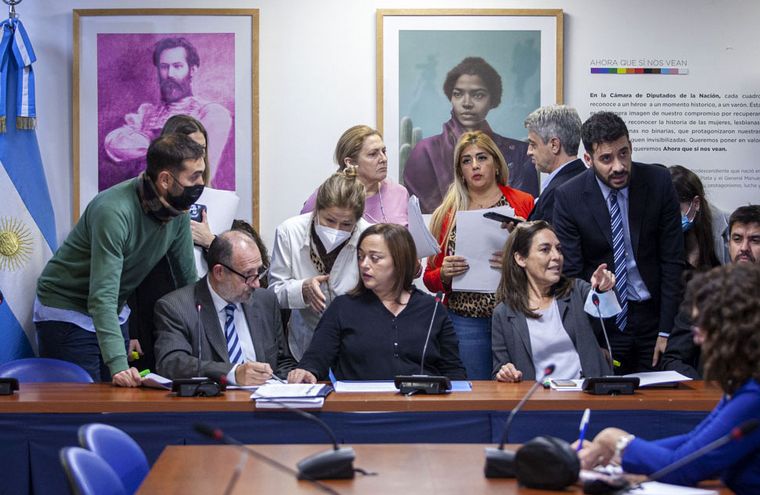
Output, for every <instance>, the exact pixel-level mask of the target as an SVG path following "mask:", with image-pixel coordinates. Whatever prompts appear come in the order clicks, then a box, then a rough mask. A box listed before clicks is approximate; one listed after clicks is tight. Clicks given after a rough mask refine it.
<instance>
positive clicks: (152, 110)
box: [104, 37, 232, 184]
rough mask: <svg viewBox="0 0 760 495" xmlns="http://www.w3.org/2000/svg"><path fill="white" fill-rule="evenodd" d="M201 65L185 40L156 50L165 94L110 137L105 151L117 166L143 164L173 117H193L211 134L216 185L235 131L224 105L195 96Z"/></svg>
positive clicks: (171, 40)
mask: <svg viewBox="0 0 760 495" xmlns="http://www.w3.org/2000/svg"><path fill="white" fill-rule="evenodd" d="M200 64H201V60H200V57H199V56H198V51H197V50H196V49H195V47H194V46H193V45H192V44H191V43H190V42H189V41H188V40H187V39H185V38H181V37H180V38H164V39H162V40H160V41H159V42H158V43H156V46H155V48H154V50H153V65H155V67H156V70H157V74H158V84H159V89H160V92H161V101H160V102H159V103H143V104H142V105H140V107H139V108H138V109H137V112H136V113H130V114H127V115H126V116H125V117H124V121H125V124H124V125H123V126H121V127H118V128H116V129H114V130H113V131H111V132H110V133H108V135H107V136H106V138H105V142H104V148H105V151H106V154H107V156H108V158H109V159H111V160H112V161H113V162H115V163H125V162H129V161H131V160H142V159H143V158H144V157H145V150H146V149H147V148H148V144H150V142H151V141H152V140H153V139H155V138H156V137H158V136H159V134H160V133H161V129H162V128H163V126H164V124H165V123H166V121H167V120H168V119H169V117H171V116H173V115H177V114H184V115H189V116H191V117H193V118H196V119H198V120H199V121H201V123H202V124H203V126H204V127H205V128H206V130H207V132H208V143H209V144H208V159H209V168H210V174H209V177H211V183H212V184H214V183H215V181H214V179H215V177H216V172H217V170H218V169H219V166H220V161H221V160H222V153H223V152H224V147H225V146H226V145H227V142H228V141H229V138H230V131H231V130H232V115H231V114H230V112H229V110H227V109H226V108H225V107H224V106H223V105H221V104H219V103H214V102H210V101H207V100H204V99H203V98H199V97H197V96H194V95H193V87H192V82H193V76H194V75H195V74H196V73H197V71H198V69H199V67H200Z"/></svg>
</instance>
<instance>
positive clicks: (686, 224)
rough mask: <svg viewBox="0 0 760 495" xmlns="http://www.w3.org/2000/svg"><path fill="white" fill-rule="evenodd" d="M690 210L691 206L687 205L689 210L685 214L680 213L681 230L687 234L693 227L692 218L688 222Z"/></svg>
mask: <svg viewBox="0 0 760 495" xmlns="http://www.w3.org/2000/svg"><path fill="white" fill-rule="evenodd" d="M691 208H692V204H690V205H689V209H688V210H686V213H681V230H682V231H684V232H688V231H690V230H691V228H692V227H694V218H692V219H691V220H689V213H691ZM695 218H696V215H695Z"/></svg>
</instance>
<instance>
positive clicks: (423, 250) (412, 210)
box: [408, 195, 441, 258]
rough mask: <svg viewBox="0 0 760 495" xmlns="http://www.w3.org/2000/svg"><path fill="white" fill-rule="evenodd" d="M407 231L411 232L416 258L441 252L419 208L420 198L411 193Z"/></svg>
mask: <svg viewBox="0 0 760 495" xmlns="http://www.w3.org/2000/svg"><path fill="white" fill-rule="evenodd" d="M408 214H409V233H410V234H412V239H414V245H415V246H416V247H417V258H427V257H428V256H433V255H436V254H438V253H440V252H441V248H440V246H439V245H438V241H437V240H436V238H435V237H433V234H431V233H430V230H429V229H428V226H427V224H426V223H425V219H424V218H423V217H422V211H421V210H420V200H419V199H417V196H415V195H412V196H411V197H410V198H409V204H408Z"/></svg>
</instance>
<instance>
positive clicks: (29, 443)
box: [0, 381, 721, 494]
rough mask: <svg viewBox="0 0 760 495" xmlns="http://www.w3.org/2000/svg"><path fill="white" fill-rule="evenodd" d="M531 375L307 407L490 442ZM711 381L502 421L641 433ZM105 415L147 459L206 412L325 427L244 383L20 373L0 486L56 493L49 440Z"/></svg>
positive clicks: (58, 479) (694, 402)
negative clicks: (155, 382)
mask: <svg viewBox="0 0 760 495" xmlns="http://www.w3.org/2000/svg"><path fill="white" fill-rule="evenodd" d="M530 385H531V384H530V383H516V384H509V383H497V382H491V381H489V382H473V384H472V391H471V392H456V393H452V394H447V395H440V396H425V395H416V396H412V397H406V396H402V395H400V394H394V393H341V394H338V393H333V394H331V395H330V396H328V397H327V399H326V400H325V403H324V407H322V409H321V410H318V411H316V414H318V415H319V417H320V418H321V419H322V420H324V421H325V422H326V423H327V424H328V425H330V427H331V428H332V429H333V430H334V432H335V435H336V436H337V438H338V441H340V442H342V443H349V444H352V445H354V444H372V443H385V444H394V443H403V444H435V443H447V444H451V443H455V444H460V443H461V444H468V443H469V444H482V445H486V444H493V443H498V441H499V440H500V438H501V436H502V434H503V428H504V422H505V419H506V417H507V414H508V413H509V411H510V410H511V409H512V408H513V407H514V406H515V405H516V404H517V402H519V400H520V399H521V398H522V397H523V395H524V394H525V392H527V390H528V388H529V387H530ZM720 396H721V392H720V390H719V389H718V388H717V387H715V386H714V385H710V384H705V383H704V382H701V381H693V382H685V383H682V384H681V385H679V387H678V388H677V389H653V390H639V391H637V392H636V393H635V394H633V395H626V396H616V397H609V396H592V395H588V394H585V393H583V392H568V391H556V390H549V389H539V390H538V391H537V392H536V394H535V395H534V396H533V397H532V398H531V399H530V400H528V401H527V403H526V404H525V408H524V410H523V411H522V412H521V413H520V414H518V415H517V416H516V417H515V419H514V421H513V423H512V426H511V429H510V432H509V441H510V442H525V441H527V440H530V439H531V438H533V437H535V436H537V435H553V436H557V437H559V438H563V439H565V440H568V441H569V440H572V439H574V438H575V436H576V435H577V432H578V422H579V421H580V416H581V413H582V411H583V410H584V409H585V408H587V407H588V408H590V409H591V410H592V413H591V424H590V427H589V435H594V434H595V433H596V432H598V431H600V430H601V429H603V428H604V427H607V426H613V425H614V426H619V427H621V428H624V429H626V430H628V431H630V432H632V433H634V434H636V435H638V436H641V437H643V438H648V439H652V438H660V437H664V436H668V435H674V434H680V433H685V432H687V431H689V430H691V429H692V428H693V427H694V426H695V425H696V424H697V423H698V422H699V421H701V420H702V419H703V418H704V417H705V416H706V414H707V412H708V411H710V410H711V409H712V408H713V407H714V406H715V404H716V403H717V402H718V400H719V399H720ZM91 422H102V423H108V424H111V425H114V426H116V427H118V428H121V429H123V430H124V431H126V432H127V433H128V434H130V435H131V436H132V437H133V438H134V439H135V440H136V441H137V442H138V443H139V444H140V446H141V447H142V448H143V450H144V451H145V453H146V455H147V457H148V460H149V462H151V463H153V462H154V461H155V460H156V459H157V458H158V457H159V455H160V454H161V452H162V450H163V449H164V447H166V446H167V445H187V444H207V443H209V441H208V440H206V439H204V438H202V437H201V436H200V435H199V434H197V433H196V432H195V431H194V429H193V425H194V424H196V423H199V422H200V423H206V424H210V425H213V426H218V427H221V428H222V429H223V430H224V431H225V432H226V433H227V434H229V435H232V436H233V437H235V438H237V439H239V440H240V441H242V442H245V443H249V444H326V443H327V442H328V439H327V437H326V435H325V433H324V432H323V431H322V430H321V429H320V428H318V427H317V426H316V425H314V424H311V423H310V422H308V421H306V420H304V419H303V418H301V417H299V416H297V415H295V414H293V413H291V412H288V411H282V410H257V409H256V406H255V403H254V402H253V401H251V400H250V392H248V391H244V390H228V391H227V392H225V393H224V394H223V395H221V396H219V397H208V398H180V397H175V396H174V395H172V394H170V393H169V392H168V391H166V390H156V389H146V388H140V389H126V388H118V387H114V386H111V385H109V384H100V383H98V384H70V383H27V384H21V389H20V390H19V391H18V392H16V393H15V394H14V395H12V396H0V462H1V463H2V465H3V466H4V467H5V468H6V470H7V472H9V473H12V476H10V477H0V493H14V494H26V493H45V494H48V493H65V491H64V487H65V482H64V477H63V471H62V470H61V468H60V466H59V461H58V451H59V450H60V448H62V447H64V446H69V445H76V444H77V443H78V442H77V433H76V432H77V429H78V428H79V427H80V426H81V425H83V424H86V423H91Z"/></svg>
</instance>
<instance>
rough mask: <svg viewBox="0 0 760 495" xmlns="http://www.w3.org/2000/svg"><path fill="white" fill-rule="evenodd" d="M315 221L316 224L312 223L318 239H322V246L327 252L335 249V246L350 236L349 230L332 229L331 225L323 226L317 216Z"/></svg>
mask: <svg viewBox="0 0 760 495" xmlns="http://www.w3.org/2000/svg"><path fill="white" fill-rule="evenodd" d="M315 221H316V225H314V230H316V231H317V235H318V236H319V240H320V241H322V245H323V246H324V248H325V251H326V252H328V253H330V252H332V251H333V250H335V248H336V247H338V246H340V245H341V243H343V242H344V241H345V240H346V239H348V238H349V237H351V232H346V231H345V230H340V229H333V228H332V227H325V226H324V225H321V224H320V223H319V219H318V218H317V219H316V220H315Z"/></svg>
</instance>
